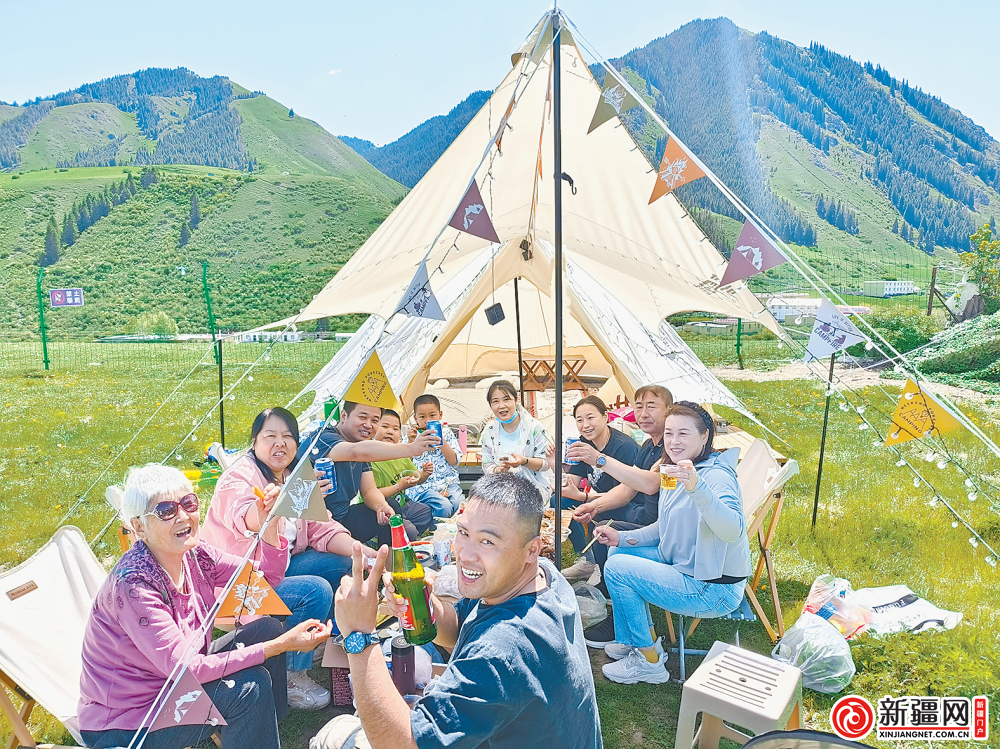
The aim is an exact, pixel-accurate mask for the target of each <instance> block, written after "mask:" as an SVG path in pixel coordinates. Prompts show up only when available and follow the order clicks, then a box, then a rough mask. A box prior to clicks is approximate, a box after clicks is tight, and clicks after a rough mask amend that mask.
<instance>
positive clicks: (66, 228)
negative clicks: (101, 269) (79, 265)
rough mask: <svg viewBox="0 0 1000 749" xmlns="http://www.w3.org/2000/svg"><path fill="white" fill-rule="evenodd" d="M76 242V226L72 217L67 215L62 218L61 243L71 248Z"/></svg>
mask: <svg viewBox="0 0 1000 749" xmlns="http://www.w3.org/2000/svg"><path fill="white" fill-rule="evenodd" d="M75 241H76V225H75V224H74V223H73V217H72V216H70V215H69V214H68V213H67V214H66V215H65V216H63V230H62V242H63V244H64V245H66V246H67V247H69V246H71V245H72V244H73V243H74V242H75Z"/></svg>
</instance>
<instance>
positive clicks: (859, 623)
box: [802, 575, 873, 640]
mask: <svg viewBox="0 0 1000 749" xmlns="http://www.w3.org/2000/svg"><path fill="white" fill-rule="evenodd" d="M802 613H804V614H816V615H817V616H820V617H822V618H823V619H826V620H827V621H828V622H830V624H832V625H833V626H834V627H836V628H837V630H838V631H839V632H840V633H841V634H842V635H843V636H844V637H846V638H847V639H848V640H850V639H852V638H854V637H855V636H857V635H859V634H861V633H862V632H863V631H864V630H865V629H867V627H868V625H869V624H871V621H872V615H873V612H872V610H871V609H870V608H868V606H866V605H864V604H863V603H862V602H861V600H860V599H859V598H858V596H857V594H856V593H855V592H854V590H853V589H852V588H851V584H850V583H849V582H848V581H847V580H844V579H843V578H840V577H834V576H833V575H820V576H819V577H817V578H816V580H815V581H813V584H812V587H811V588H810V589H809V595H808V596H807V597H806V602H805V604H804V605H803V606H802Z"/></svg>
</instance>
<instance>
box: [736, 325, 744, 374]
mask: <svg viewBox="0 0 1000 749" xmlns="http://www.w3.org/2000/svg"><path fill="white" fill-rule="evenodd" d="M736 361H737V362H739V365H740V369H743V318H742V317H737V318H736Z"/></svg>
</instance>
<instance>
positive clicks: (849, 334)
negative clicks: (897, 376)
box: [804, 298, 868, 362]
mask: <svg viewBox="0 0 1000 749" xmlns="http://www.w3.org/2000/svg"><path fill="white" fill-rule="evenodd" d="M867 340H868V339H867V338H865V336H864V335H863V334H862V333H861V331H860V330H858V329H857V328H856V327H854V323H852V322H851V321H850V320H848V319H847V316H846V315H845V314H844V313H843V312H841V311H840V310H838V309H837V308H836V307H834V306H833V302H831V301H830V300H829V299H826V298H824V299H823V303H822V304H821V305H820V306H819V310H817V311H816V322H815V323H814V324H813V329H812V335H811V336H809V344H808V345H807V346H806V355H805V357H804V360H805V361H806V362H810V361H814V360H816V359H825V358H826V357H828V356H830V354H834V353H836V352H837V351H843V350H844V349H845V348H848V347H849V346H853V345H854V344H855V343H861V342H862V341H867Z"/></svg>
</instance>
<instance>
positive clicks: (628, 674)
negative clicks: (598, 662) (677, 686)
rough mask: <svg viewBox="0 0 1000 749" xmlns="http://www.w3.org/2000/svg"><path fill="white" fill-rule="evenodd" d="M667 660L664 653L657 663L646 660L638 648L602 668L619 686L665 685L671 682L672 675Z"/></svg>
mask: <svg viewBox="0 0 1000 749" xmlns="http://www.w3.org/2000/svg"><path fill="white" fill-rule="evenodd" d="M666 660H667V658H666V656H665V655H663V654H662V653H661V654H660V657H659V659H658V660H657V661H656V663H650V662H649V661H647V660H646V658H645V657H644V656H643V654H642V653H640V652H639V650H638V648H633V649H632V650H631V651H629V653H628V655H626V656H625V657H624V658H622V659H621V660H620V661H615V662H614V663H607V664H605V665H604V666H602V667H601V671H603V672H604V675H605V676H606V677H608V678H609V679H611V681H615V682H618V683H619V684H637V683H638V682H640V681H643V682H645V683H647V684H664V683H666V682H668V681H670V674H668V673H667V669H666V668H665V666H664V663H665V662H666Z"/></svg>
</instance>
